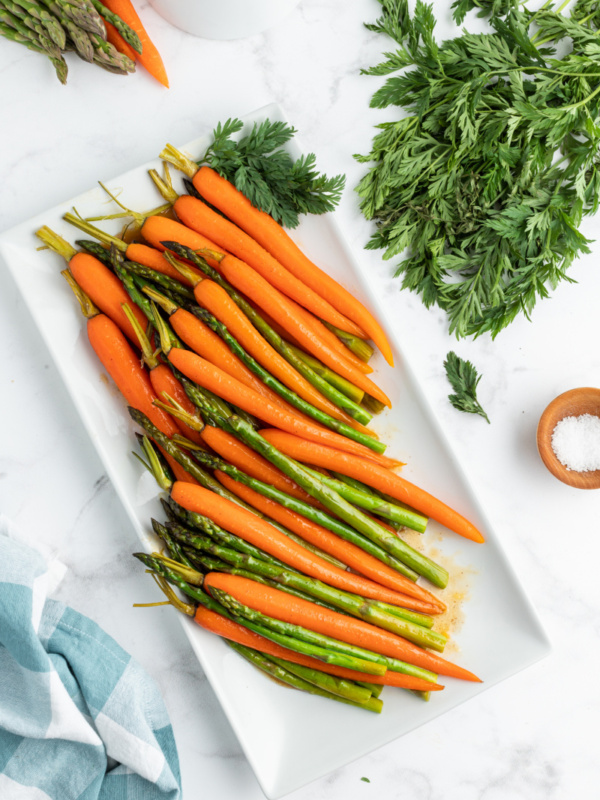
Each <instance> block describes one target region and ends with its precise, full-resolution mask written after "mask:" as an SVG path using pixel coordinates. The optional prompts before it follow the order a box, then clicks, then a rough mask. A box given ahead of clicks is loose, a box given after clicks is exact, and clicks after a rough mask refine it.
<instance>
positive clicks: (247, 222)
mask: <svg viewBox="0 0 600 800" xmlns="http://www.w3.org/2000/svg"><path fill="white" fill-rule="evenodd" d="M161 158H163V159H165V160H166V161H169V162H170V163H172V164H174V165H175V166H176V167H177V168H178V169H181V170H183V171H184V172H185V174H186V175H187V176H188V177H190V178H191V179H192V181H193V184H194V187H195V188H196V189H197V190H198V192H199V193H200V194H201V195H202V197H203V198H204V199H205V200H207V201H208V202H209V203H210V204H211V205H212V206H214V207H215V208H217V209H219V211H222V212H223V213H224V214H225V215H226V216H227V217H228V218H229V219H230V220H232V222H234V223H235V224H236V225H238V226H239V227H240V228H241V229H242V230H244V231H245V232H246V233H247V234H249V235H250V236H251V237H252V238H253V239H254V240H255V241H257V242H258V243H259V244H260V245H261V246H262V247H264V249H265V250H267V251H268V252H269V253H271V255H272V256H273V257H274V258H276V259H277V261H279V263H280V264H282V265H283V266H284V267H286V269H288V270H289V271H290V272H291V273H292V274H293V275H295V276H296V277H297V278H299V279H300V280H302V281H304V283H306V284H307V285H309V286H311V287H312V288H313V289H314V290H315V291H316V292H318V294H320V295H321V296H322V297H326V298H327V299H328V301H329V302H330V303H331V305H333V306H334V307H335V308H337V310H338V311H340V313H342V314H344V316H346V317H347V318H348V319H350V320H352V321H353V322H354V323H355V324H356V325H358V326H359V327H360V328H361V329H362V330H363V331H364V332H365V333H366V334H367V335H368V336H369V338H370V339H372V340H373V342H375V344H376V345H377V347H378V348H379V350H380V351H381V353H382V354H383V356H384V358H385V360H386V361H387V362H388V364H390V365H391V366H393V365H394V357H393V354H392V350H391V347H390V345H389V342H388V340H387V337H386V335H385V333H384V331H383V329H382V327H381V325H380V324H379V323H378V322H377V320H376V319H375V317H374V316H373V315H372V314H371V313H370V312H369V311H368V310H367V309H366V308H365V306H364V305H363V304H362V303H360V302H359V301H358V300H357V299H356V298H355V297H354V296H353V295H352V294H351V293H350V292H349V291H348V290H347V289H345V288H344V287H343V286H341V285H340V284H339V283H338V282H337V281H336V280H334V279H333V278H332V277H331V276H330V275H328V274H327V273H326V272H325V271H324V270H322V269H320V267H318V266H317V265H316V264H314V263H313V262H312V261H311V260H310V259H309V258H308V257H307V256H306V255H304V253H303V252H302V251H301V250H300V248H299V247H298V246H297V245H296V244H295V242H294V241H293V240H292V239H291V238H290V236H289V235H288V234H287V233H286V231H285V230H284V229H283V228H282V227H281V225H279V223H277V222H275V220H274V219H273V218H272V217H271V216H269V214H266V213H265V212H264V211H260V210H258V209H257V208H254V206H253V205H252V204H251V203H250V201H249V200H248V199H247V198H246V197H245V196H244V195H243V194H242V192H240V191H238V190H237V189H236V188H235V186H233V184H231V183H229V181H227V180H226V179H225V178H222V177H221V176H220V175H219V174H218V173H217V172H216V171H215V170H213V169H211V168H210V167H206V166H203V167H200V169H198V165H197V164H195V163H194V162H193V161H191V160H190V159H188V158H186V157H185V156H183V154H181V153H179V152H178V151H177V150H176V149H175V148H173V147H172V146H171V145H167V147H166V148H165V149H164V150H163V152H162V153H161Z"/></svg>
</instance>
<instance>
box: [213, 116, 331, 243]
mask: <svg viewBox="0 0 600 800" xmlns="http://www.w3.org/2000/svg"><path fill="white" fill-rule="evenodd" d="M243 126H244V123H243V122H242V120H239V119H228V120H227V122H225V123H224V124H223V125H221V123H219V124H218V125H217V127H216V128H215V129H214V131H213V139H214V140H213V142H212V144H211V145H210V147H209V148H208V149H207V151H206V153H205V154H204V157H203V158H202V160H201V161H199V162H198V164H199V165H202V164H207V165H208V166H210V167H212V168H213V169H214V170H216V171H217V172H218V173H219V174H220V175H221V176H223V177H224V178H227V180H229V181H230V182H231V183H233V184H234V185H235V186H236V188H237V189H239V190H240V192H243V193H244V194H245V195H246V197H247V198H248V199H249V200H250V202H251V203H252V205H253V206H255V207H256V208H259V209H261V211H266V212H267V214H270V215H271V216H272V217H273V218H274V219H276V220H277V222H280V223H281V224H282V225H284V226H285V227H286V228H295V227H296V226H297V225H298V223H299V218H298V215H299V214H324V213H326V212H327V211H332V210H333V209H334V208H335V206H336V205H337V204H338V202H339V200H340V197H341V196H342V191H343V189H344V184H345V181H346V178H345V176H344V175H335V176H334V177H333V178H328V177H327V176H326V175H323V174H322V173H319V172H318V171H317V169H316V159H315V156H314V153H309V154H308V155H306V156H301V157H300V158H298V159H297V160H296V161H294V160H293V159H292V158H291V156H290V155H289V153H287V151H286V150H284V149H283V146H284V145H285V143H286V142H288V141H289V140H290V139H291V138H292V136H293V135H294V134H295V133H296V130H295V129H294V128H291V127H290V126H289V125H287V124H286V123H285V122H271V121H270V120H268V119H267V120H265V121H264V122H261V123H260V124H259V123H255V124H254V126H253V128H252V130H251V131H250V133H249V134H248V135H247V136H243V137H242V138H241V139H239V140H238V139H236V138H234V137H235V134H236V133H239V132H240V131H241V130H242V128H243Z"/></svg>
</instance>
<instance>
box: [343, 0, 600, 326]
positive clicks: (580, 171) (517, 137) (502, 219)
mask: <svg viewBox="0 0 600 800" xmlns="http://www.w3.org/2000/svg"><path fill="white" fill-rule="evenodd" d="M380 2H381V5H382V15H381V17H380V18H379V19H378V20H377V21H376V22H375V23H374V24H369V25H367V26H366V27H367V28H368V29H369V30H371V31H375V32H379V33H385V34H387V35H388V36H390V37H391V38H392V39H394V40H395V41H396V43H397V48H396V49H395V50H394V51H392V52H387V53H385V54H384V55H385V60H384V61H383V62H382V63H381V64H379V65H377V66H375V67H372V68H370V69H367V70H363V73H364V74H367V75H376V76H390V77H387V80H386V81H385V83H384V84H383V86H381V87H380V88H379V89H378V90H377V91H376V92H375V94H374V95H373V98H372V100H371V106H373V107H376V108H385V107H388V106H395V107H396V108H397V109H398V112H396V115H395V118H394V119H392V120H390V121H389V122H385V123H383V124H381V125H379V126H378V127H379V129H380V130H379V132H378V133H377V135H376V136H375V138H374V140H373V146H372V150H371V152H370V153H369V154H367V155H364V156H356V158H357V159H358V160H359V161H361V162H363V163H365V164H370V168H369V171H368V173H367V174H366V175H365V176H364V177H363V179H362V180H361V182H360V183H359V185H358V187H357V191H358V193H359V195H360V197H361V209H362V211H363V213H364V215H365V216H366V217H367V218H368V219H373V220H375V221H376V223H377V231H376V232H375V233H374V235H373V236H372V238H371V240H370V241H369V243H368V244H367V247H368V248H369V249H382V250H384V251H385V252H384V258H385V259H391V258H395V257H396V256H400V255H401V254H402V253H403V251H405V249H406V248H409V249H408V252H407V253H405V254H404V255H403V256H402V260H401V261H400V263H399V264H398V265H397V268H396V276H401V277H402V288H407V289H410V290H412V291H414V292H417V293H418V294H419V295H420V296H421V298H422V300H423V303H424V304H425V305H426V306H427V307H431V306H434V305H437V306H439V307H440V308H442V309H443V310H444V311H445V312H446V313H447V315H448V320H449V330H450V332H451V333H454V334H456V336H457V337H465V336H470V335H473V336H478V335H480V334H482V333H484V332H490V333H491V334H492V336H493V337H494V336H496V335H497V334H498V333H499V332H500V331H501V330H502V329H503V328H504V327H506V326H507V325H508V324H509V323H510V322H512V321H513V320H514V319H515V317H516V316H517V315H518V314H520V313H524V314H525V315H526V316H527V317H529V315H530V313H531V311H532V309H533V307H534V305H535V303H536V301H537V300H538V299H539V298H545V297H547V296H548V294H549V291H550V290H551V289H554V288H556V286H557V284H558V283H559V282H560V281H561V280H571V279H570V278H568V277H567V274H566V271H567V269H568V267H569V266H570V264H571V262H572V261H573V259H575V258H576V257H577V256H579V255H580V254H581V253H588V252H589V248H588V244H589V242H588V240H587V239H586V238H585V237H584V236H583V234H582V233H581V232H580V230H579V226H580V223H581V220H582V216H583V215H585V214H590V213H594V212H595V211H596V210H597V209H598V205H599V198H600V172H599V166H600V159H599V155H598V145H599V144H600V120H599V114H600V41H599V40H598V27H599V25H600V9H599V4H598V2H591V0H578V2H576V3H575V5H574V7H573V10H572V13H571V16H570V18H565V17H563V16H562V15H561V13H560V11H561V10H562V8H563V6H564V5H565V4H563V6H561V7H560V8H559V9H557V10H553V6H552V5H551V4H550V3H548V2H547V3H545V4H544V6H542V8H540V9H538V11H536V12H532V11H529V10H528V9H527V8H525V7H523V6H522V5H521V4H520V3H517V2H516V1H514V2H511V1H510V0H484V1H483V2H481V0H478V2H475V0H457V2H455V3H454V5H453V9H454V19H455V20H456V22H457V23H458V24H460V23H461V22H462V20H463V19H464V17H465V15H466V13H467V12H468V11H469V10H470V9H473V8H478V9H479V16H489V24H490V27H491V31H490V32H489V33H485V34H471V33H468V32H467V31H464V30H463V31H462V32H461V33H460V34H459V35H457V36H455V37H454V38H452V39H449V40H447V41H444V42H442V43H441V44H439V43H438V42H436V40H435V38H434V35H433V30H434V27H435V17H434V14H433V9H432V6H431V5H426V4H425V3H423V2H421V0H417V3H416V6H415V10H414V13H413V14H412V15H411V13H410V11H409V8H408V3H407V0H380ZM557 52H560V53H561V54H562V53H565V54H564V55H561V57H557ZM406 67H412V69H409V70H407V71H403V72H402V73H401V74H392V73H396V72H398V71H399V70H404V68H406ZM400 112H404V114H401V113H400Z"/></svg>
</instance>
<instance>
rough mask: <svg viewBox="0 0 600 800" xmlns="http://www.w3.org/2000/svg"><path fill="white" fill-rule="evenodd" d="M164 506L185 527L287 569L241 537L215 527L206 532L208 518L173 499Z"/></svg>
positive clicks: (281, 562) (276, 559)
mask: <svg viewBox="0 0 600 800" xmlns="http://www.w3.org/2000/svg"><path fill="white" fill-rule="evenodd" d="M164 505H166V506H167V509H168V513H169V516H171V515H173V516H174V517H175V518H176V519H178V520H180V521H181V522H182V523H183V524H184V525H189V526H190V527H191V528H197V529H198V530H201V531H204V532H205V533H208V535H209V536H212V537H213V538H214V539H215V540H216V541H218V542H221V543H222V544H224V545H225V546H226V547H230V548H233V549H235V550H238V551H239V552H240V553H246V554H247V555H249V556H252V557H253V558H256V559H258V560H260V561H264V562H266V563H269V564H277V565H279V566H281V567H285V564H284V563H283V561H280V560H279V559H278V558H275V557H274V556H272V555H269V553H265V552H264V550H261V549H260V548H258V547H255V546H254V545H253V544H250V543H249V542H246V541H244V539H240V538H239V536H234V534H232V533H229V532H228V531H224V530H223V529H222V528H219V527H218V526H215V528H214V529H211V530H210V531H208V530H205V528H204V520H205V519H206V517H203V516H202V515H201V514H196V513H195V512H194V511H188V510H187V509H185V508H182V507H181V506H180V505H178V504H177V503H176V502H175V501H174V500H173V499H172V498H171V497H169V498H168V499H167V500H165V501H164ZM192 545H193V542H192ZM193 546H195V545H193Z"/></svg>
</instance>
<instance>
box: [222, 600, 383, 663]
mask: <svg viewBox="0 0 600 800" xmlns="http://www.w3.org/2000/svg"><path fill="white" fill-rule="evenodd" d="M211 594H212V595H213V596H214V597H215V598H216V599H217V600H218V602H219V603H221V605H223V606H225V608H226V609H227V610H228V611H229V612H230V613H231V614H232V615H233V617H234V619H235V621H236V622H238V623H239V624H240V625H243V626H244V627H245V628H248V630H251V631H254V633H258V634H259V635H260V636H264V637H265V639H269V640H270V641H271V642H275V643H276V644H279V645H281V646H282V647H287V649H288V650H293V651H294V652H295V653H302V654H303V655H305V656H312V658H316V659H318V660H319V661H322V662H323V663H324V664H335V665H336V666H338V667H345V668H346V669H355V670H359V671H360V672H367V673H369V674H370V675H385V673H386V672H387V666H386V658H385V656H378V655H377V654H375V653H370V652H369V651H366V650H365V651H363V650H362V648H360V647H353V646H352V645H348V644H346V643H345V642H338V640H337V639H332V638H331V637H329V636H324V635H323V634H321V633H314V632H313V631H310V630H309V629H308V628H302V627H301V626H300V625H292V624H291V623H288V622H281V621H280V620H276V619H274V618H273V617H267V616H266V615H265V614H261V613H260V612H259V611H254V609H252V608H249V607H248V606H245V605H243V604H242V603H238V602H237V600H235V598H233V597H232V596H231V595H230V594H227V592H223V591H222V590H221V589H215V588H214V587H212V588H211ZM363 653H364V654H365V655H367V656H368V658H364V657H363Z"/></svg>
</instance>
